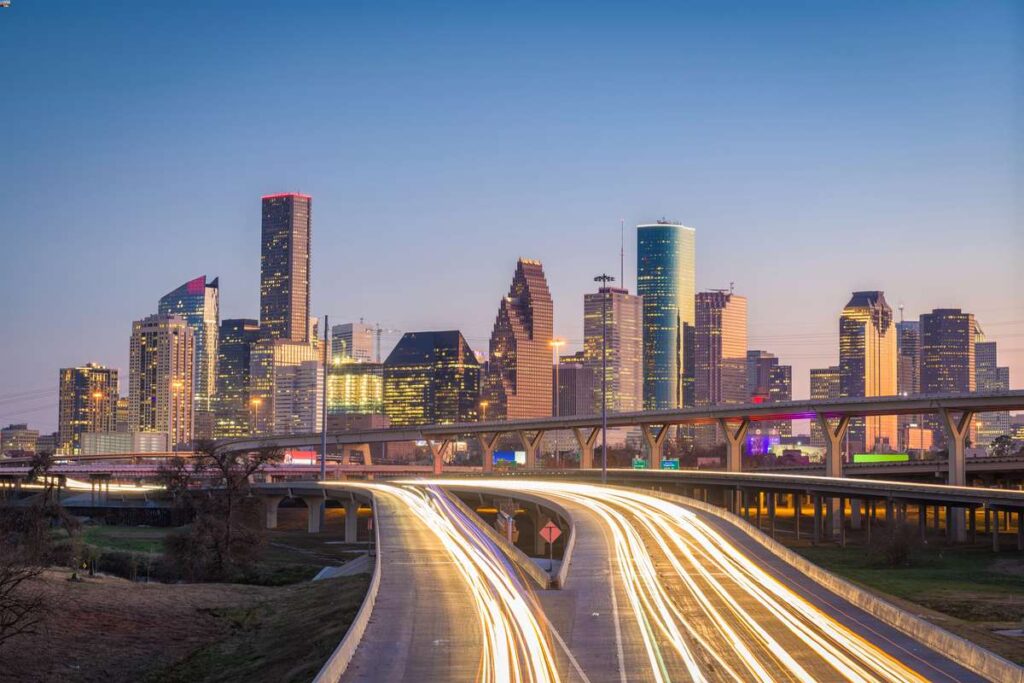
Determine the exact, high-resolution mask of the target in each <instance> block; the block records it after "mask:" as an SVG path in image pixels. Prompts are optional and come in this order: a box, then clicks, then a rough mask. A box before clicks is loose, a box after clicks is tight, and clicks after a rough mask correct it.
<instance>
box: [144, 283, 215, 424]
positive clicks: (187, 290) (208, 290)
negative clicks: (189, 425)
mask: <svg viewBox="0 0 1024 683" xmlns="http://www.w3.org/2000/svg"><path fill="white" fill-rule="evenodd" d="M157 314H158V315H176V316H178V317H180V318H182V319H183V320H184V321H185V322H186V323H187V324H188V326H189V327H191V328H192V333H193V335H192V336H193V338H194V339H195V353H196V357H195V362H194V363H193V367H194V369H195V373H196V376H195V383H194V384H193V386H194V387H195V403H194V406H193V407H194V410H195V437H196V438H199V439H209V438H212V437H213V397H214V395H215V394H216V393H217V344H218V337H219V331H218V329H217V328H218V326H219V325H220V285H219V280H218V278H214V279H213V281H212V282H207V281H206V276H205V275H203V276H201V277H197V278H195V279H193V280H189V281H188V282H186V283H185V284H183V285H182V286H181V287H178V288H177V289H175V290H174V291H172V292H170V293H168V294H165V295H164V296H162V297H161V298H160V302H159V304H158V306H157Z"/></svg>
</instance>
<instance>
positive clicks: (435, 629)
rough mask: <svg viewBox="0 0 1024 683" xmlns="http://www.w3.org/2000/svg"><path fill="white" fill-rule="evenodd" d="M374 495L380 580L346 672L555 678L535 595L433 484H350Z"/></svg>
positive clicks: (542, 682)
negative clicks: (375, 599)
mask: <svg viewBox="0 0 1024 683" xmlns="http://www.w3.org/2000/svg"><path fill="white" fill-rule="evenodd" d="M353 487H356V488H363V489H367V490H370V491H371V492H372V493H373V496H374V506H375V519H376V520H377V524H379V525H380V529H379V531H380V538H381V548H380V555H379V557H380V558H381V559H380V560H379V561H380V562H382V565H381V569H382V574H381V586H380V591H379V594H378V598H377V602H376V604H375V605H374V609H373V612H372V615H371V617H370V624H369V626H368V627H367V631H366V633H365V634H364V635H363V638H362V640H361V641H360V643H359V647H358V649H357V650H356V654H355V656H354V657H353V659H352V662H351V663H350V664H349V667H348V669H347V671H346V672H345V675H344V676H343V677H342V680H344V681H398V680H407V681H482V682H484V683H491V682H499V681H538V682H539V683H547V682H550V681H556V680H558V673H557V670H556V663H555V658H554V655H553V648H552V646H551V643H550V642H549V639H548V633H547V629H546V626H545V624H546V622H545V621H544V617H543V612H542V610H541V609H540V607H539V605H538V604H537V602H536V598H535V596H534V595H533V594H532V592H531V591H530V590H529V588H528V587H527V586H526V584H525V582H524V581H523V580H522V579H521V578H520V576H519V574H518V572H517V571H516V569H515V567H514V566H513V565H512V564H511V563H509V562H508V561H507V560H506V559H505V557H504V555H503V554H502V553H501V552H500V550H498V549H497V548H496V547H495V546H494V545H493V543H492V542H491V541H490V539H488V537H487V536H486V535H485V534H484V533H482V532H481V531H480V529H479V526H478V525H477V522H476V521H475V520H473V519H469V518H468V517H467V516H466V515H465V514H463V513H462V511H460V510H459V508H458V507H457V506H455V505H454V504H453V503H452V502H451V501H450V500H449V499H448V498H447V496H446V495H445V494H444V493H443V492H441V491H440V490H439V489H437V488H436V487H432V486H423V487H402V486H390V485H386V484H348V485H345V488H353Z"/></svg>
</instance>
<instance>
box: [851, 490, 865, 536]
mask: <svg viewBox="0 0 1024 683" xmlns="http://www.w3.org/2000/svg"><path fill="white" fill-rule="evenodd" d="M863 504H864V501H863V500H861V499H860V498H851V499H850V528H851V529H854V530H860V527H861V506H862V505H863Z"/></svg>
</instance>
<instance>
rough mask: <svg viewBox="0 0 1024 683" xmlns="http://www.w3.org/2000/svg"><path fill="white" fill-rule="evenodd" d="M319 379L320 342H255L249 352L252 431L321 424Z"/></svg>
mask: <svg viewBox="0 0 1024 683" xmlns="http://www.w3.org/2000/svg"><path fill="white" fill-rule="evenodd" d="M261 337H262V334H261ZM323 381H324V374H323V346H316V345H314V344H310V343H306V342H293V341H289V340H287V339H267V338H261V339H260V340H259V341H257V342H255V343H254V344H253V345H252V347H251V350H250V355H249V409H250V411H251V412H250V415H251V420H252V425H253V429H252V432H253V433H254V434H301V433H309V432H314V431H317V430H318V429H319V428H320V426H321V425H322V424H323V415H322V412H323V411H322V406H323V402H322V401H323V399H322V396H323Z"/></svg>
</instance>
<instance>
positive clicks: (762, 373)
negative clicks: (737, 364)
mask: <svg viewBox="0 0 1024 683" xmlns="http://www.w3.org/2000/svg"><path fill="white" fill-rule="evenodd" d="M747 396H748V401H749V402H751V403H778V402H780V401H791V400H792V399H793V368H792V366H789V365H780V364H779V359H778V357H777V356H776V355H775V354H773V353H769V352H767V351H760V350H755V351H747ZM757 427H758V428H760V429H761V431H762V432H763V433H771V434H773V435H775V434H777V435H778V436H779V437H783V436H792V434H793V422H792V420H773V421H771V422H764V423H759V424H758V425H757Z"/></svg>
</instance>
